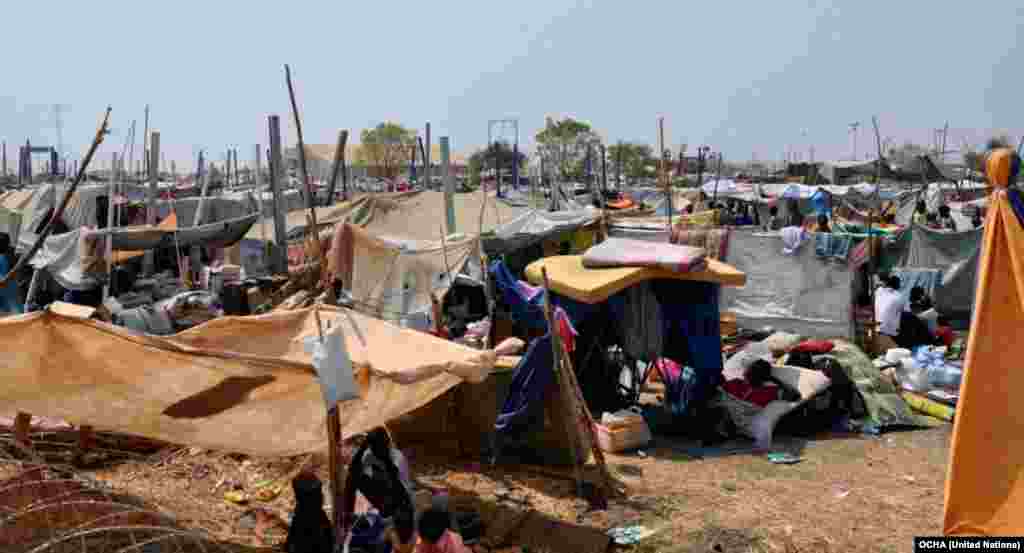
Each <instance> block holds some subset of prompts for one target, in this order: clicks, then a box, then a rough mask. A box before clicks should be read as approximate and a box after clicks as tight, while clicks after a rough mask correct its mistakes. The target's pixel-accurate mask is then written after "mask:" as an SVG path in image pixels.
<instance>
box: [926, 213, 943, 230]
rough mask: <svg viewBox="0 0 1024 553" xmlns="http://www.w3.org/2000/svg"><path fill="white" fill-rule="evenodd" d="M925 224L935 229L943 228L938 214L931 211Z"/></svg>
mask: <svg viewBox="0 0 1024 553" xmlns="http://www.w3.org/2000/svg"><path fill="white" fill-rule="evenodd" d="M925 226H926V227H928V228H930V229H934V230H939V229H941V228H942V225H940V224H939V216H938V214H935V213H929V214H928V216H927V217H926V218H925Z"/></svg>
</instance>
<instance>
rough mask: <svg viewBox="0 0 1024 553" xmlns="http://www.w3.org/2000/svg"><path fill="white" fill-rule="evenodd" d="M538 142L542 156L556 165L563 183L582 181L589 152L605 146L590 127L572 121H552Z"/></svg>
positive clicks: (539, 133)
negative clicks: (569, 179)
mask: <svg viewBox="0 0 1024 553" xmlns="http://www.w3.org/2000/svg"><path fill="white" fill-rule="evenodd" d="M534 139H535V140H536V141H537V147H538V149H539V150H540V152H541V155H543V156H544V157H545V159H546V160H550V161H551V162H552V163H554V166H555V167H557V168H558V172H559V176H561V177H562V178H563V179H564V178H573V177H574V178H580V177H582V175H583V164H584V160H585V159H586V157H587V149H588V148H591V147H595V146H597V145H598V144H600V142H601V139H600V138H599V137H598V136H597V133H595V132H594V131H593V129H591V128H590V125H589V124H588V123H585V122H582V121H577V120H576V119H573V118H571V117H566V118H565V119H562V120H559V121H555V120H554V119H551V118H548V120H547V121H546V122H545V124H544V129H543V130H541V131H540V132H538V133H537V135H536V136H535V137H534ZM595 151H596V150H595Z"/></svg>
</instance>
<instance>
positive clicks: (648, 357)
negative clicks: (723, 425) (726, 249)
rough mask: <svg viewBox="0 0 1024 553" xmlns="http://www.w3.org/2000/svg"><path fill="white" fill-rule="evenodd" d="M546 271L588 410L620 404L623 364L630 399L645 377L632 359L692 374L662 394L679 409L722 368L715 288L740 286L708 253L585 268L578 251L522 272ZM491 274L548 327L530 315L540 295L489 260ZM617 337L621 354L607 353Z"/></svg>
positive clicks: (526, 316)
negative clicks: (679, 262) (672, 262)
mask: <svg viewBox="0 0 1024 553" xmlns="http://www.w3.org/2000/svg"><path fill="white" fill-rule="evenodd" d="M665 246H667V247H668V248H670V249H671V248H673V246H669V245H667V244H666V245H665ZM545 270H546V272H547V275H548V280H549V285H550V291H551V294H552V295H551V298H550V299H551V302H552V304H554V305H557V306H559V307H561V308H562V309H564V311H565V313H566V314H567V316H568V319H569V320H571V322H572V325H573V327H574V328H575V331H576V333H577V334H576V336H575V338H574V342H575V345H574V348H573V364H574V367H575V369H576V372H577V375H578V378H579V380H580V387H581V389H582V391H583V395H584V397H585V398H586V401H587V404H588V405H589V406H590V407H591V410H592V411H593V412H600V411H606V410H614V409H617V408H618V406H617V405H616V403H620V402H621V401H622V396H621V392H620V391H619V383H620V381H621V378H622V373H623V370H624V369H625V370H627V371H628V372H629V373H630V374H631V375H632V376H631V377H630V380H631V382H630V384H629V386H628V387H627V388H629V389H628V390H627V396H631V397H632V400H633V401H635V399H636V392H637V390H639V385H640V383H641V382H643V381H644V379H645V378H646V374H644V375H640V374H638V373H637V367H638V363H641V364H645V365H646V366H647V369H646V371H650V370H651V369H652V368H653V367H654V363H655V362H656V361H657V360H658V359H660V358H662V357H664V358H669V359H672V360H674V361H676V362H677V363H679V364H680V365H684V364H686V365H688V366H690V367H693V371H694V372H695V377H694V378H693V379H692V381H687V382H686V383H685V384H684V383H682V382H680V383H679V384H680V385H679V386H678V387H676V388H673V389H672V390H671V391H670V392H669V393H668V394H667V395H668V397H667V398H666V402H669V403H670V404H672V405H673V406H674V407H673V409H674V411H675V412H677V413H679V414H684V413H685V412H686V410H687V406H688V405H691V404H692V403H700V402H702V401H703V400H704V399H706V396H707V395H708V394H709V393H710V390H711V387H712V386H713V384H714V382H715V381H716V379H717V377H718V374H720V373H721V370H722V357H721V347H722V343H721V333H720V314H719V310H718V305H719V301H718V298H719V287H720V286H739V285H742V283H743V282H744V280H745V276H744V275H743V273H742V272H740V271H737V270H736V269H734V268H732V267H729V266H727V265H725V264H724V263H720V262H718V261H715V260H713V259H709V260H707V265H706V268H705V269H702V270H694V271H691V272H675V271H669V270H665V269H655V268H650V267H617V268H605V269H588V268H586V267H584V266H583V258H582V257H581V256H555V257H548V258H544V259H541V260H538V261H536V262H534V263H533V264H531V265H530V266H529V267H527V270H526V276H527V278H528V279H529V281H530V282H531V283H533V284H534V285H540V284H543V276H542V272H543V271H545ZM492 273H494V274H495V275H496V281H497V282H498V287H499V289H501V290H502V294H503V296H504V298H505V301H506V302H508V303H511V304H514V305H513V308H514V309H516V310H517V311H518V314H519V318H520V319H521V320H523V321H524V323H525V324H526V325H528V326H531V327H533V328H538V327H539V328H542V329H546V327H547V326H546V322H544V321H543V319H540V320H538V318H537V314H536V306H537V302H539V301H542V300H541V299H540V298H539V295H533V296H525V295H522V293H521V292H519V291H517V290H518V287H517V285H516V283H515V282H510V275H505V276H502V272H501V270H500V267H498V268H497V269H496V268H495V267H493V266H492ZM684 298H685V299H684ZM538 323H540V324H538ZM616 344H617V345H619V346H620V348H619V351H621V355H620V357H621V358H612V357H610V356H609V352H610V351H611V349H610V346H613V345H616ZM646 371H645V372H646Z"/></svg>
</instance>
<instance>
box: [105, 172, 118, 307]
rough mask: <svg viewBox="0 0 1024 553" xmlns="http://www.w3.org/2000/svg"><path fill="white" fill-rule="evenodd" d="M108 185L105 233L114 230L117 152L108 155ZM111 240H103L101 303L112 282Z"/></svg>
mask: <svg viewBox="0 0 1024 553" xmlns="http://www.w3.org/2000/svg"><path fill="white" fill-rule="evenodd" d="M110 156H111V157H110V185H109V187H108V188H107V231H108V232H110V231H113V230H114V198H115V197H116V196H117V152H113V153H111V154H110ZM113 253H114V252H113V240H112V239H111V237H110V236H109V235H108V236H107V239H106V240H104V245H103V258H104V259H106V260H107V283H106V284H104V285H103V301H104V302H106V301H107V298H108V297H110V287H111V285H112V284H113V281H114V271H113V267H114V255H113Z"/></svg>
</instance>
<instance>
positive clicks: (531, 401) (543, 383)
mask: <svg viewBox="0 0 1024 553" xmlns="http://www.w3.org/2000/svg"><path fill="white" fill-rule="evenodd" d="M554 380H555V372H554V362H553V355H552V351H551V334H550V333H549V334H545V335H544V336H542V337H540V338H537V339H536V340H534V341H533V342H531V343H530V346H529V348H527V350H526V354H525V355H523V357H522V358H521V359H520V360H519V364H518V365H516V368H515V374H513V376H512V384H511V385H510V386H509V390H508V395H507V396H505V403H504V405H502V407H501V411H500V412H499V413H498V418H497V420H496V421H495V422H494V430H495V431H496V432H498V433H501V434H509V433H513V432H520V431H522V430H525V429H526V428H528V427H529V426H530V425H531V422H534V419H535V418H536V417H531V416H530V415H531V414H534V415H536V414H538V413H537V411H538V410H539V411H540V413H539V414H540V415H541V416H543V411H542V409H543V407H539V408H538V409H536V410H533V409H531V407H534V406H542V405H543V402H544V394H545V393H546V392H547V390H548V387H549V386H551V384H552V383H553V382H554Z"/></svg>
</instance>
